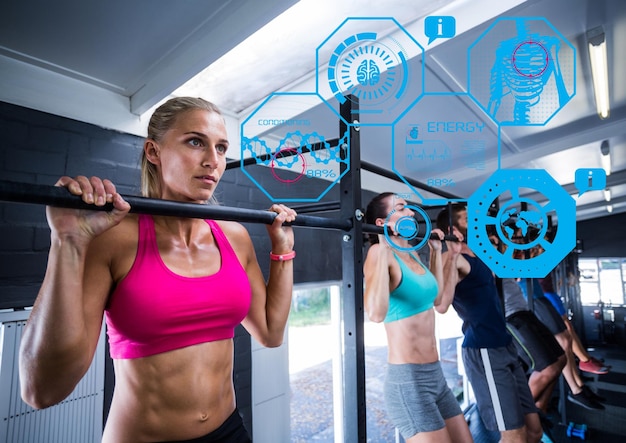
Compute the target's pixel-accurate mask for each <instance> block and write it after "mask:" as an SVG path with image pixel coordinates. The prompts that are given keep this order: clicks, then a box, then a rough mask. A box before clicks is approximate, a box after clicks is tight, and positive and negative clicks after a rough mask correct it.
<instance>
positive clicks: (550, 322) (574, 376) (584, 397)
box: [511, 226, 604, 410]
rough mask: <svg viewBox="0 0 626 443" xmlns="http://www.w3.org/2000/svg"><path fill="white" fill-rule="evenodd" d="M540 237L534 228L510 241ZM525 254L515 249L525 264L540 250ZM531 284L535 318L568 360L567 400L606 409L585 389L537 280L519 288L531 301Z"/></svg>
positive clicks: (568, 338) (564, 330) (569, 344)
mask: <svg viewBox="0 0 626 443" xmlns="http://www.w3.org/2000/svg"><path fill="white" fill-rule="evenodd" d="M537 234H538V231H537V228H535V227H532V226H531V227H529V228H528V229H527V231H526V235H527V236H526V237H525V236H524V235H523V234H522V232H521V230H520V229H514V234H513V236H512V238H511V241H512V242H513V243H520V244H524V243H527V239H528V238H535V237H536V235H537ZM526 252H528V257H527V256H526ZM526 252H525V251H523V250H521V249H516V250H515V251H514V255H513V257H514V258H515V259H517V260H525V259H527V258H528V259H531V258H533V257H534V256H536V254H537V248H536V247H532V248H530V249H529V250H528V251H526ZM529 283H530V284H531V285H532V287H531V291H532V297H533V312H534V314H535V315H536V316H537V318H538V319H539V320H540V321H541V322H542V323H543V324H544V325H545V326H546V327H547V328H548V330H549V331H550V332H551V333H552V334H553V335H554V338H555V339H556V341H557V342H558V343H559V345H560V346H561V348H562V349H563V351H564V352H565V357H566V360H565V366H564V367H563V370H562V374H563V377H564V378H565V381H566V382H567V385H568V386H569V388H570V391H571V393H570V394H568V396H567V399H568V400H569V401H571V402H572V403H576V404H578V405H579V406H582V407H584V408H586V409H590V410H602V409H604V406H603V405H602V404H601V403H600V400H601V397H600V396H599V395H597V394H596V393H595V392H593V391H592V390H591V389H590V388H589V387H588V386H587V385H585V384H584V383H583V381H582V379H581V377H580V374H578V371H577V368H576V364H575V362H574V354H573V352H572V337H571V336H570V334H569V332H568V331H567V327H566V325H565V323H564V321H563V318H562V317H561V316H560V315H559V313H558V312H557V311H556V309H555V308H554V306H553V305H552V303H550V301H549V300H548V299H547V298H546V297H545V296H544V294H543V290H542V289H541V285H540V284H539V281H538V279H536V278H534V279H531V280H530V281H529V280H528V279H526V278H522V279H519V282H518V286H519V287H520V289H521V291H522V293H523V295H524V297H525V298H526V300H528V294H527V291H528V284H529Z"/></svg>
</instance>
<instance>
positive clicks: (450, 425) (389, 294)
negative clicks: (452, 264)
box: [364, 192, 473, 443]
mask: <svg viewBox="0 0 626 443" xmlns="http://www.w3.org/2000/svg"><path fill="white" fill-rule="evenodd" d="M413 215H414V214H413V211H411V209H410V208H407V203H406V201H405V200H404V199H402V198H400V197H398V196H397V195H395V194H393V193H391V192H386V193H382V194H379V195H378V196H376V197H374V198H373V199H372V200H371V201H370V203H369V204H368V205H367V209H366V211H365V222H366V223H369V224H372V225H377V226H387V227H388V228H389V229H390V230H391V232H390V234H389V235H391V236H393V242H394V243H395V244H396V245H397V246H398V247H396V248H394V247H392V246H391V245H390V244H389V243H388V241H387V239H386V238H385V237H384V236H383V235H382V234H379V235H374V234H370V235H369V242H370V248H369V250H368V252H367V257H366V260H365V264H364V276H365V292H364V305H365V310H366V312H367V314H368V316H369V318H370V320H372V321H374V322H377V323H379V322H384V324H385V332H386V334H387V343H388V365H387V374H386V378H385V389H384V391H385V392H384V394H385V405H386V409H387V414H388V415H389V416H390V418H391V422H392V423H393V424H394V425H395V426H396V428H398V429H399V431H400V433H401V434H402V436H403V437H404V439H405V440H406V442H407V443H417V442H422V443H426V442H432V443H469V442H472V441H473V440H472V436H471V434H470V431H469V428H468V426H467V422H466V421H465V418H464V416H463V412H462V411H461V408H460V407H459V403H458V401H457V399H456V398H455V396H454V395H453V394H452V391H451V390H450V388H449V387H448V385H447V383H446V380H445V378H444V375H443V371H442V369H441V363H440V362H439V355H438V352H437V339H436V337H435V313H434V310H433V306H434V308H435V309H437V310H439V306H440V305H441V304H442V289H443V279H444V276H443V263H442V261H441V249H442V242H441V239H443V232H441V231H440V230H438V229H435V230H433V234H434V235H437V236H438V237H439V239H436V240H429V242H428V245H429V247H430V260H429V262H430V263H429V267H426V266H424V264H423V263H422V262H421V260H420V259H419V256H418V255H417V254H416V253H414V252H413V251H411V246H410V244H409V242H408V241H407V240H406V239H403V238H402V237H400V236H396V235H394V234H396V231H397V230H398V229H397V228H396V224H397V223H398V220H400V219H402V218H404V217H413Z"/></svg>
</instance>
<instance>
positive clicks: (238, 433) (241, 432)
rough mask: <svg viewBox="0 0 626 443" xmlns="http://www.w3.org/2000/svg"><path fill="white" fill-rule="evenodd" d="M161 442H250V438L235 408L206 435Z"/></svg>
mask: <svg viewBox="0 0 626 443" xmlns="http://www.w3.org/2000/svg"><path fill="white" fill-rule="evenodd" d="M163 443H252V440H251V439H250V436H249V435H248V431H246V428H245V427H244V426H243V421H242V420H241V416H240V415H239V411H238V410H237V409H235V412H233V413H232V414H231V416H230V417H228V418H227V419H226V421H225V422H224V423H222V424H221V425H220V427H219V428H217V429H216V430H215V431H213V432H209V433H208V434H207V435H204V436H202V437H198V438H194V439H192V440H178V441H172V442H163Z"/></svg>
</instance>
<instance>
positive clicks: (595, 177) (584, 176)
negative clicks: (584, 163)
mask: <svg viewBox="0 0 626 443" xmlns="http://www.w3.org/2000/svg"><path fill="white" fill-rule="evenodd" d="M574 185H575V186H576V189H578V196H579V197H580V196H581V195H583V194H584V193H585V192H587V191H603V190H604V189H605V188H606V171H605V170H604V169H601V168H580V169H577V170H576V172H575V173H574Z"/></svg>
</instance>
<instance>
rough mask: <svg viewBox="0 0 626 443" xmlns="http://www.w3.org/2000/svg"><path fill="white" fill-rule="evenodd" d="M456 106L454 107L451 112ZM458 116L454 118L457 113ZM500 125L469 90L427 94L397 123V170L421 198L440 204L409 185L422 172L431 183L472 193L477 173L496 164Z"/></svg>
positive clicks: (394, 146)
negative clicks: (479, 104) (494, 159)
mask: <svg viewBox="0 0 626 443" xmlns="http://www.w3.org/2000/svg"><path fill="white" fill-rule="evenodd" d="M451 109H454V110H455V112H450V110H451ZM452 117H454V118H452ZM498 132H499V131H498V126H497V125H496V123H495V122H494V121H493V120H492V119H491V118H489V116H487V115H485V113H484V112H482V110H481V109H480V107H479V106H478V105H477V104H476V103H475V102H474V101H473V100H472V99H471V97H469V95H467V94H425V95H424V96H422V97H421V98H420V99H419V100H418V101H417V102H416V103H414V104H413V106H412V107H411V108H409V109H408V110H407V113H406V114H404V115H403V116H402V117H401V118H400V119H399V120H398V121H397V122H395V123H394V125H393V128H392V134H393V135H392V170H393V171H394V172H395V173H396V174H397V175H398V176H399V177H400V178H401V179H402V180H403V181H405V183H406V184H407V185H408V186H409V187H410V188H411V190H412V191H413V192H414V193H416V194H417V195H419V196H420V197H421V198H422V202H421V203H423V204H433V205H435V204H441V203H442V202H441V201H440V200H441V199H440V198H429V197H427V196H426V195H424V192H423V191H422V190H420V189H418V188H416V187H414V186H412V185H411V184H410V181H409V180H408V179H407V178H408V177H419V180H420V182H422V183H424V184H426V185H427V186H429V187H431V188H436V189H441V190H444V191H448V192H449V193H452V194H456V193H457V192H456V191H457V189H460V190H461V191H459V192H458V193H460V194H463V195H467V192H468V190H469V191H470V192H471V191H473V189H470V188H468V186H470V185H469V183H470V182H473V181H474V180H473V179H474V176H475V175H476V174H481V175H483V174H489V173H491V172H494V171H495V170H496V168H497V166H498V165H497V164H495V163H489V164H488V163H487V162H486V159H487V158H490V157H495V156H499V139H498Z"/></svg>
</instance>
